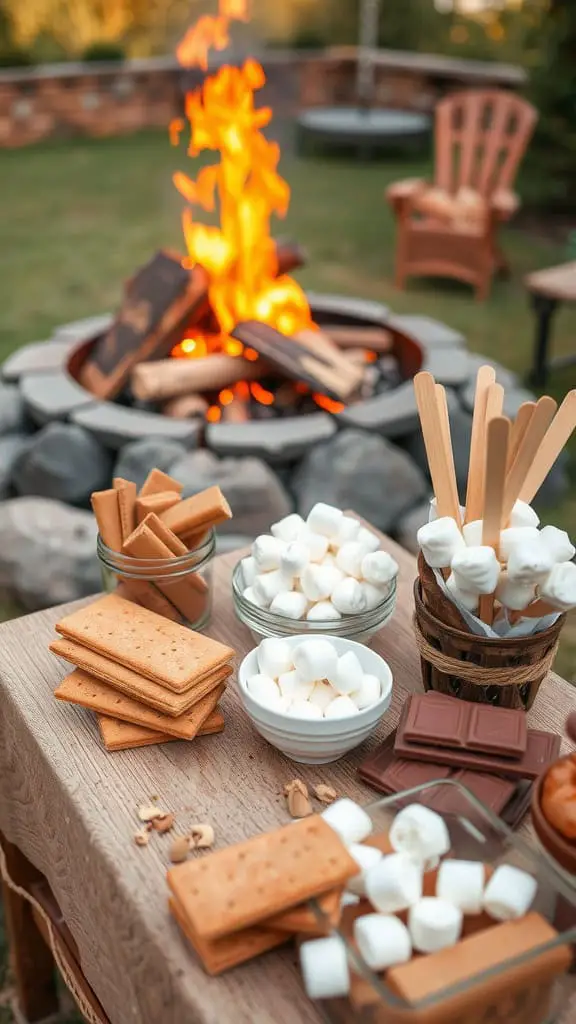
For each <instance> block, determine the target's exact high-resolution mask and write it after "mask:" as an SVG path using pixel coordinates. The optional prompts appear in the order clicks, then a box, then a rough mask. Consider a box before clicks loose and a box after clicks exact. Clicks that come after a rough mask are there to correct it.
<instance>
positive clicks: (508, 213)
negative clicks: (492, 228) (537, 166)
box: [490, 188, 520, 220]
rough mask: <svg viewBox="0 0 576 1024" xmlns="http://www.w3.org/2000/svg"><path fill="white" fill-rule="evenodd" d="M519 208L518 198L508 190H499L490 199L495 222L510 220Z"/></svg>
mask: <svg viewBox="0 0 576 1024" xmlns="http://www.w3.org/2000/svg"><path fill="white" fill-rule="evenodd" d="M519 206H520V197H519V196H517V195H516V193H515V192H511V191H510V189H508V188H499V189H496V191H495V192H493V193H492V195H491V197H490V207H491V209H492V212H493V213H494V215H495V216H496V218H497V220H510V218H511V217H513V216H514V214H515V213H516V211H517V209H518V207H519Z"/></svg>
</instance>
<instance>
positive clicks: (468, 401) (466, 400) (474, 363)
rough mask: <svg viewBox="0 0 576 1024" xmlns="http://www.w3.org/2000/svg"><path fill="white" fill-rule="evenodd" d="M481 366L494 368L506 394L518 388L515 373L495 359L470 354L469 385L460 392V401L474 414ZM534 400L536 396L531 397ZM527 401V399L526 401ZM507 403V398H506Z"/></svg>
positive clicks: (498, 381) (474, 353) (475, 353)
mask: <svg viewBox="0 0 576 1024" xmlns="http://www.w3.org/2000/svg"><path fill="white" fill-rule="evenodd" d="M481 366H493V367H494V370H495V371H496V381H497V383H498V384H501V385H502V387H503V388H504V391H505V395H506V392H508V391H511V390H512V389H516V388H518V376H517V374H515V373H513V372H512V370H507V369H506V367H505V366H502V365H501V364H500V363H497V362H496V360H495V359H487V358H486V356H482V355H479V354H478V353H477V352H469V353H468V372H469V376H468V383H467V384H466V385H465V387H463V388H462V391H461V392H460V400H461V402H462V405H463V406H464V408H465V409H467V410H468V412H472V410H473V409H474V395H475V393H476V374H477V373H478V370H479V368H480V367H481ZM531 397H532V398H533V397H534V396H533V395H531ZM524 401H527V399H524ZM504 402H506V398H504Z"/></svg>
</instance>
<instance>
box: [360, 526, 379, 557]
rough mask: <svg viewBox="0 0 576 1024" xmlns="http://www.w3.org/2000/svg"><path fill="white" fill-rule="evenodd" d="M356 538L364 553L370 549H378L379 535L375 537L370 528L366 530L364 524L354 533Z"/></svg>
mask: <svg viewBox="0 0 576 1024" xmlns="http://www.w3.org/2000/svg"><path fill="white" fill-rule="evenodd" d="M356 540H357V541H358V543H359V544H361V545H362V547H363V548H364V551H365V552H366V553H368V552H370V551H378V548H379V547H380V537H377V536H376V534H375V533H372V530H368V529H367V528H366V527H365V526H361V527H360V529H359V530H358V533H357V534H356Z"/></svg>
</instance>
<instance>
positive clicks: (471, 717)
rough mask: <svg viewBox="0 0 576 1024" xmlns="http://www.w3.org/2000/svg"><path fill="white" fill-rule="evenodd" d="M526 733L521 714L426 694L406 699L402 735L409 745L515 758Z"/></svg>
mask: <svg viewBox="0 0 576 1024" xmlns="http://www.w3.org/2000/svg"><path fill="white" fill-rule="evenodd" d="M527 732H528V729H527V726H526V714H525V712H524V711H521V710H519V709H518V710H517V709H515V708H496V707H492V705H490V704H472V703H469V702H468V701H464V700H457V699H456V698H455V697H448V696H447V695H446V694H443V693H435V692H429V693H425V694H414V696H412V697H410V698H409V708H408V714H407V717H406V725H405V727H404V732H403V736H404V739H405V740H408V741H409V742H410V743H429V744H431V745H432V746H434V747H449V748H451V749H452V748H454V749H464V750H476V751H478V753H481V754H500V756H501V757H514V758H519V757H521V756H522V754H524V753H525V752H526V743H527Z"/></svg>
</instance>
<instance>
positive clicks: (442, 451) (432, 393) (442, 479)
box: [414, 373, 460, 526]
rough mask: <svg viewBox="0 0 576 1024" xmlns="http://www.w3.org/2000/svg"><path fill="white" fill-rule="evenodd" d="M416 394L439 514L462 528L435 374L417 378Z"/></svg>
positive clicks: (421, 375) (415, 382) (423, 374)
mask: <svg viewBox="0 0 576 1024" xmlns="http://www.w3.org/2000/svg"><path fill="white" fill-rule="evenodd" d="M414 391H415V393H416V403H417V405H418V414H419V416H420V424H421V426H422V435H423V437H424V445H425V448H426V456H427V458H428V466H429V468H430V476H431V477H432V486H433V488H434V494H435V495H436V506H437V511H438V515H439V516H450V517H451V518H452V519H454V520H455V522H457V523H458V526H460V509H459V507H458V501H457V500H455V499H454V493H453V491H452V488H451V486H450V471H449V467H448V462H447V453H446V448H445V444H444V440H443V438H444V434H445V425H443V420H442V414H441V410H440V406H439V403H438V396H437V393H436V382H435V380H434V377H433V376H432V374H431V373H417V374H416V376H415V377H414Z"/></svg>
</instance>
